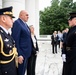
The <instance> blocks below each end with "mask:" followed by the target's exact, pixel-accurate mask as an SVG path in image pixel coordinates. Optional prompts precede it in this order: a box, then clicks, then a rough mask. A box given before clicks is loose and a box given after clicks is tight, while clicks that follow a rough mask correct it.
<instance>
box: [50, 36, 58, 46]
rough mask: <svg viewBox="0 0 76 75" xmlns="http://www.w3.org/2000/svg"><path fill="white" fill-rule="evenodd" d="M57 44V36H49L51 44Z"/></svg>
mask: <svg viewBox="0 0 76 75" xmlns="http://www.w3.org/2000/svg"><path fill="white" fill-rule="evenodd" d="M57 43H58V35H57V36H56V37H54V35H52V36H51V44H52V45H54V44H57Z"/></svg>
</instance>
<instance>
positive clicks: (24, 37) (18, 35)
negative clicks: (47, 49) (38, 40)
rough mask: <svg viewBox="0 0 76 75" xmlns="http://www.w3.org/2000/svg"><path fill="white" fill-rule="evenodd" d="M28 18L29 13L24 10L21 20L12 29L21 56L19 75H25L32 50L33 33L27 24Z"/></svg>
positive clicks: (19, 59) (20, 15)
mask: <svg viewBox="0 0 76 75" xmlns="http://www.w3.org/2000/svg"><path fill="white" fill-rule="evenodd" d="M28 16H29V15H28V13H27V12H26V11H25V10H22V11H21V12H20V14H19V18H18V19H17V20H16V21H15V22H14V24H13V28H12V37H13V38H14V40H15V42H16V47H17V51H18V56H19V57H18V62H19V65H18V75H24V74H25V70H26V67H27V61H28V58H29V57H30V55H31V50H32V43H31V33H30V30H29V28H28V26H27V24H26V22H27V21H28V18H29V17H28Z"/></svg>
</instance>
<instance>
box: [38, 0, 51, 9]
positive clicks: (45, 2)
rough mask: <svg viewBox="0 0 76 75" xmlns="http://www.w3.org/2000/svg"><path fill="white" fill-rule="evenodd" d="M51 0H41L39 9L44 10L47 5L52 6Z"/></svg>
mask: <svg viewBox="0 0 76 75" xmlns="http://www.w3.org/2000/svg"><path fill="white" fill-rule="evenodd" d="M50 2H51V0H39V10H43V9H44V8H45V7H47V6H50V4H51V3H50Z"/></svg>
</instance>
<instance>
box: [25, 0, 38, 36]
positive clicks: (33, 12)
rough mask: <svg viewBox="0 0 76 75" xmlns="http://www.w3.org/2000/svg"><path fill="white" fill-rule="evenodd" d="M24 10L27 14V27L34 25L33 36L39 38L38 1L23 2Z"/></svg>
mask: <svg viewBox="0 0 76 75" xmlns="http://www.w3.org/2000/svg"><path fill="white" fill-rule="evenodd" d="M25 10H27V11H28V13H29V20H28V24H29V25H34V27H35V34H36V36H37V37H39V0H32V1H31V0H25Z"/></svg>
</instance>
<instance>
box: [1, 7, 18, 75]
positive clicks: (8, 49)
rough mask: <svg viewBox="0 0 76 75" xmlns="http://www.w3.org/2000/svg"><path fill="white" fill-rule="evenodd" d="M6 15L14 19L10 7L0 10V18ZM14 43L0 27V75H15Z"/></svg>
mask: <svg viewBox="0 0 76 75" xmlns="http://www.w3.org/2000/svg"><path fill="white" fill-rule="evenodd" d="M1 15H8V16H10V17H12V18H14V16H13V14H12V7H7V8H3V9H0V16H1ZM15 53H16V48H15V42H14V40H13V38H12V37H11V36H10V35H8V34H7V33H6V32H5V30H4V27H1V26H0V75H17V71H16V63H15Z"/></svg>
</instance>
